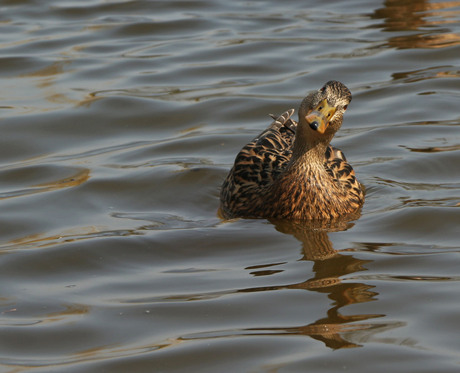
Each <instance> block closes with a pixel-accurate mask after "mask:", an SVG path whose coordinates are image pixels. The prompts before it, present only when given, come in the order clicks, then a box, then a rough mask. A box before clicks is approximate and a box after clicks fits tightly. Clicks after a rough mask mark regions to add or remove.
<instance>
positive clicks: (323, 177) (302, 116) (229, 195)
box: [219, 80, 364, 221]
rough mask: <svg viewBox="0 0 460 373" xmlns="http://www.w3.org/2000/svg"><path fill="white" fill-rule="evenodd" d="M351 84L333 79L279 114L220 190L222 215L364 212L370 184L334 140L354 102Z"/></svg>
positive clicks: (323, 217)
mask: <svg viewBox="0 0 460 373" xmlns="http://www.w3.org/2000/svg"><path fill="white" fill-rule="evenodd" d="M351 99H352V95H351V92H350V90H349V89H348V88H347V87H346V86H345V85H344V84H343V83H341V82H339V81H335V80H331V81H328V82H327V83H325V84H324V85H323V86H322V87H321V88H320V89H319V90H317V91H313V92H311V93H310V94H308V95H307V96H306V97H305V98H304V99H303V100H302V102H301V104H300V107H299V109H298V121H297V122H296V121H295V120H294V119H292V118H291V117H292V115H293V114H294V111H295V110H294V109H290V110H287V111H285V112H284V113H282V114H281V115H279V116H274V115H272V114H270V116H271V117H272V119H273V122H272V123H271V124H270V125H269V127H268V128H267V129H265V130H264V131H263V132H262V133H261V134H260V135H258V136H257V137H256V138H255V139H253V140H252V141H251V142H249V143H248V144H246V145H245V146H244V147H243V148H242V149H241V151H240V152H239V153H238V155H237V156H236V159H235V162H234V165H233V167H232V169H231V170H230V172H229V173H228V175H227V177H226V178H225V181H224V182H223V185H222V187H221V191H220V209H219V212H220V215H221V216H222V217H223V218H226V219H232V218H266V219H270V218H274V219H287V220H310V221H313V220H319V221H332V220H336V219H341V218H343V217H346V216H353V215H356V214H359V211H360V209H361V207H362V205H363V203H364V187H363V185H362V184H361V183H360V182H359V181H358V180H357V178H356V175H355V172H354V170H353V168H352V167H351V165H350V164H349V163H348V161H347V159H346V157H345V154H344V153H343V152H342V151H341V150H340V149H337V148H335V147H333V146H332V145H330V142H331V140H332V138H333V137H334V135H335V133H336V132H337V131H338V130H339V129H340V127H341V125H342V122H343V116H344V113H345V111H346V110H347V108H348V105H349V103H350V102H351Z"/></svg>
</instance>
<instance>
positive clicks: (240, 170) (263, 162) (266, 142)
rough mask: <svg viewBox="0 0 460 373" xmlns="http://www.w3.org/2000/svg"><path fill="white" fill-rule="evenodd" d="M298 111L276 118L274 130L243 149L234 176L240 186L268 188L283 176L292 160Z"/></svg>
mask: <svg viewBox="0 0 460 373" xmlns="http://www.w3.org/2000/svg"><path fill="white" fill-rule="evenodd" d="M293 113H294V109H291V110H288V111H286V112H284V113H283V114H281V115H280V116H279V117H276V118H275V120H274V121H273V122H272V123H271V124H270V126H269V127H268V128H267V129H266V130H265V131H263V132H262V133H261V134H260V135H259V136H257V137H256V138H255V139H254V140H252V141H251V142H250V143H248V144H247V145H246V146H244V147H243V149H241V151H240V153H239V154H238V155H237V157H236V159H235V164H234V166H233V170H232V171H231V172H230V174H233V177H234V179H235V181H236V182H237V183H241V184H243V183H245V184H247V183H249V184H251V183H254V184H255V185H258V186H259V187H260V186H265V185H267V184H269V183H271V182H273V180H274V179H275V178H276V177H277V176H278V175H279V173H281V172H282V171H283V169H284V167H285V166H286V164H287V163H288V162H289V160H290V159H291V156H292V145H293V144H294V138H295V128H296V126H297V123H296V122H294V121H293V120H292V119H291V116H292V114H293Z"/></svg>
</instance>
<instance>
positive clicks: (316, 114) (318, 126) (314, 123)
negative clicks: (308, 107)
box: [305, 99, 336, 135]
mask: <svg viewBox="0 0 460 373" xmlns="http://www.w3.org/2000/svg"><path fill="white" fill-rule="evenodd" d="M335 110H336V108H335V107H333V106H331V105H329V104H328V103H327V100H326V99H324V100H323V101H321V102H320V103H319V104H318V106H317V107H315V108H314V109H313V110H312V111H310V113H308V114H307V115H306V116H305V119H306V120H307V122H308V124H309V125H310V127H311V128H312V129H314V130H315V131H317V132H319V133H320V134H321V135H322V134H323V133H324V132H326V129H327V127H328V126H329V120H330V119H331V118H332V116H333V115H334V113H335Z"/></svg>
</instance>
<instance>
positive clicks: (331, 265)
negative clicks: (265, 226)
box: [242, 220, 395, 349]
mask: <svg viewBox="0 0 460 373" xmlns="http://www.w3.org/2000/svg"><path fill="white" fill-rule="evenodd" d="M271 223H272V224H273V225H274V226H275V228H276V229H277V230H278V231H280V232H282V233H285V234H290V235H293V236H294V237H295V238H296V239H298V240H299V241H300V242H301V243H302V249H303V257H302V259H301V260H307V261H313V262H314V265H313V271H314V273H315V275H314V277H312V278H310V279H308V280H306V281H304V282H301V283H297V284H292V285H287V286H280V287H276V290H279V289H283V288H284V289H304V290H308V291H314V292H318V293H324V294H327V295H328V297H329V298H330V299H331V300H332V301H333V303H332V304H333V305H332V307H331V308H329V309H328V310H327V311H326V315H325V317H323V318H321V319H318V320H316V321H315V322H313V323H310V324H307V325H302V326H297V327H287V328H269V329H250V330H251V331H252V332H254V331H261V332H262V331H263V332H264V335H266V333H267V332H269V333H270V332H271V333H274V334H276V335H280V334H288V335H292V334H298V335H306V336H309V337H311V338H314V339H317V340H320V341H322V342H324V344H325V345H326V346H327V347H330V348H332V349H339V348H351V347H360V346H361V345H360V344H359V343H357V339H358V337H357V334H356V333H359V334H358V335H359V336H360V338H362V337H363V335H364V336H366V338H367V337H368V336H369V334H375V333H377V332H381V331H382V330H386V329H388V328H390V329H391V328H393V327H395V325H389V324H384V323H370V322H368V323H362V321H363V320H370V319H375V318H380V317H383V316H385V315H383V314H362V315H343V314H341V313H340V309H341V308H342V307H345V306H348V305H351V304H356V303H363V302H370V301H373V300H376V299H375V296H376V295H377V294H378V293H376V292H374V291H372V290H371V289H372V288H373V287H374V286H372V285H367V284H364V283H359V282H349V281H347V282H343V281H342V280H341V278H342V277H343V276H347V275H350V274H352V273H355V272H361V271H364V270H365V267H364V266H365V264H366V263H369V262H370V261H368V260H362V259H357V258H354V257H353V256H352V255H343V254H341V253H340V252H338V251H337V250H334V248H333V247H332V243H331V241H330V240H329V237H328V232H330V231H340V230H345V229H347V228H350V227H351V226H352V225H353V223H349V222H339V223H337V224H335V225H334V226H331V224H330V223H319V222H317V223H315V224H312V223H311V222H310V223H306V222H293V221H286V220H284V221H282V220H271ZM248 269H254V268H248ZM264 290H275V289H273V288H270V289H264ZM242 291H243V292H248V291H261V289H260V288H259V289H246V290H242ZM353 340H354V341H353Z"/></svg>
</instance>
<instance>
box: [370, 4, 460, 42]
mask: <svg viewBox="0 0 460 373" xmlns="http://www.w3.org/2000/svg"><path fill="white" fill-rule="evenodd" d="M458 6H460V1H446V2H441V3H432V2H429V1H427V0H414V1H405V2H402V1H399V0H387V1H385V3H384V7H383V8H380V9H377V10H375V12H374V14H373V15H372V18H377V19H379V18H382V19H384V25H383V27H382V29H383V30H385V31H423V32H422V33H416V34H408V35H404V36H396V37H390V38H388V45H389V46H390V47H394V48H399V49H407V48H445V47H450V46H453V45H457V44H460V35H459V34H456V33H452V32H446V30H445V29H443V28H440V27H435V26H439V25H445V24H449V23H456V22H458V19H457V18H458V17H459V15H460V11H459V10H449V9H452V8H455V7H458ZM379 27H380V26H379Z"/></svg>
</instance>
